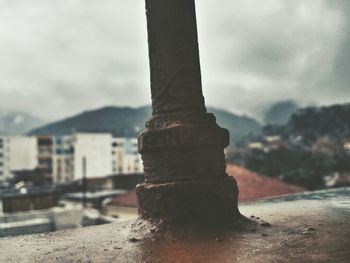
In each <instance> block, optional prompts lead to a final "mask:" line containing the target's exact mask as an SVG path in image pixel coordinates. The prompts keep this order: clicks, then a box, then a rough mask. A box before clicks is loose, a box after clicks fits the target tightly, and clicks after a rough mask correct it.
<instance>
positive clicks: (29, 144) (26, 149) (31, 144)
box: [3, 136, 38, 178]
mask: <svg viewBox="0 0 350 263" xmlns="http://www.w3.org/2000/svg"><path fill="white" fill-rule="evenodd" d="M4 142H5V143H4V146H5V148H4V149H5V150H4V153H3V157H4V166H5V169H4V176H5V177H6V178H7V177H9V176H10V175H11V173H12V172H13V171H21V170H33V169H35V168H36V167H37V166H38V158H37V156H38V147H37V138H36V137H29V136H11V137H7V138H6V139H5V140H4Z"/></svg>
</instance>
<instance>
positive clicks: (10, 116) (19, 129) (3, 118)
mask: <svg viewBox="0 0 350 263" xmlns="http://www.w3.org/2000/svg"><path fill="white" fill-rule="evenodd" d="M43 124H44V121H43V120H41V119H39V118H36V117H34V116H31V115H29V114H27V113H23V112H11V111H4V110H0V135H16V134H23V133H26V132H28V131H29V130H31V129H33V128H35V127H38V126H40V125H43Z"/></svg>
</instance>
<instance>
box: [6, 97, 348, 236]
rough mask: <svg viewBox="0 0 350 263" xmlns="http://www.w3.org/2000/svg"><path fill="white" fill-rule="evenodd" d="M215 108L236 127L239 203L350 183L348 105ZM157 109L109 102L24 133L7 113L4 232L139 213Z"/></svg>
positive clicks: (233, 150)
mask: <svg viewBox="0 0 350 263" xmlns="http://www.w3.org/2000/svg"><path fill="white" fill-rule="evenodd" d="M208 110H209V111H211V112H214V113H215V115H216V117H217V119H218V123H219V124H220V125H221V126H222V127H226V128H228V129H229V131H230V134H231V145H230V146H229V147H228V148H227V149H226V150H225V154H226V159H227V162H228V165H227V173H228V174H229V175H230V176H234V177H235V179H236V181H237V183H238V186H239V189H240V192H239V200H240V201H250V200H255V199H259V198H265V197H271V196H279V195H285V194H292V193H297V192H302V191H306V190H315V189H324V188H330V187H342V186H349V185H350V162H349V157H350V120H349V116H350V107H349V105H348V104H343V105H334V106H327V107H307V108H301V107H298V106H297V105H294V104H293V103H291V102H290V101H289V102H281V103H277V104H276V105H272V106H271V108H270V109H268V110H266V113H265V120H264V121H257V120H255V119H253V118H251V117H247V116H240V115H236V114H233V113H230V112H227V111H224V110H218V109H214V108H209V109H208ZM149 115H150V107H141V108H135V109H134V108H119V107H105V108H101V109H97V110H92V111H88V112H84V113H82V114H78V115H76V116H73V117H71V118H68V119H64V120H61V121H57V122H54V123H51V124H46V125H43V124H42V125H43V126H41V127H36V128H33V127H31V128H30V129H29V130H28V127H27V130H26V131H24V130H23V129H24V128H23V127H21V128H20V129H18V128H17V129H16V127H15V125H14V123H16V120H17V123H19V122H18V119H19V118H20V117H21V118H24V117H23V116H22V115H19V114H18V113H17V114H15V115H13V116H12V117H13V118H12V122H11V118H9V117H7V118H4V117H3V120H2V121H3V122H4V119H6V120H7V122H10V123H12V124H13V125H12V126H11V131H7V132H3V134H5V133H6V134H7V135H2V136H0V236H12V235H21V234H27V233H41V232H47V231H56V230H60V229H67V228H75V227H82V226H89V225H96V224H103V223H110V222H121V221H125V220H130V219H132V218H135V217H136V216H137V200H136V193H135V186H136V185H137V184H138V183H141V182H143V180H144V179H143V166H142V160H141V157H140V155H139V153H138V151H137V138H136V137H137V133H138V132H139V131H140V130H141V128H140V127H142V125H143V123H145V121H146V120H147V118H148V116H149ZM3 116H4V115H3ZM0 122H1V120H0ZM2 127H5V128H6V127H10V125H4V126H2ZM71 131H73V132H71ZM118 135H122V136H118Z"/></svg>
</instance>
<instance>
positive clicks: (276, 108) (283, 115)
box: [264, 100, 299, 125]
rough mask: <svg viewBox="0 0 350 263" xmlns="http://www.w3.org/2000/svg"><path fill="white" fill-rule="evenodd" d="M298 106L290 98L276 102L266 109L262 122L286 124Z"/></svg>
mask: <svg viewBox="0 0 350 263" xmlns="http://www.w3.org/2000/svg"><path fill="white" fill-rule="evenodd" d="M298 108H299V106H298V104H297V103H296V102H295V101H292V100H286V101H280V102H277V103H275V104H273V105H271V107H269V108H268V109H267V110H266V113H265V116H264V122H265V123H266V124H272V125H283V124H286V123H287V122H288V121H289V118H290V117H291V116H292V115H293V113H295V111H296V110H297V109H298Z"/></svg>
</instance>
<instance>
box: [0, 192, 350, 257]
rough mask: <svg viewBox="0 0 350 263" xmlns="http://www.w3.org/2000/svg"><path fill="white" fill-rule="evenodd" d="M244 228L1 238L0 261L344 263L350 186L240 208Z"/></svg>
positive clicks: (348, 253)
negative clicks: (164, 234) (143, 236)
mask: <svg viewBox="0 0 350 263" xmlns="http://www.w3.org/2000/svg"><path fill="white" fill-rule="evenodd" d="M240 210H241V212H242V213H243V214H245V215H246V216H247V217H251V218H252V220H254V221H255V223H254V224H250V227H248V228H246V229H245V230H227V231H222V232H215V231H211V230H210V229H208V231H205V232H202V233H188V234H187V235H183V236H182V237H181V235H180V236H178V237H177V238H173V239H172V238H164V239H163V238H160V237H158V238H155V239H153V240H152V239H148V240H138V239H133V238H130V235H129V230H130V223H122V224H109V225H103V226H95V227H87V228H80V229H76V230H69V231H59V232H54V233H48V234H40V235H29V236H21V237H14V238H2V239H0V250H1V254H0V262H7V263H12V262H14V263H18V262H123V263H125V262H298V263H300V262H349V260H350V189H349V188H347V189H344V188H343V189H337V190H330V191H320V192H311V193H306V194H297V195H289V196H285V197H282V198H274V199H267V200H262V201H258V202H254V203H249V204H243V205H241V206H240Z"/></svg>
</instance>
